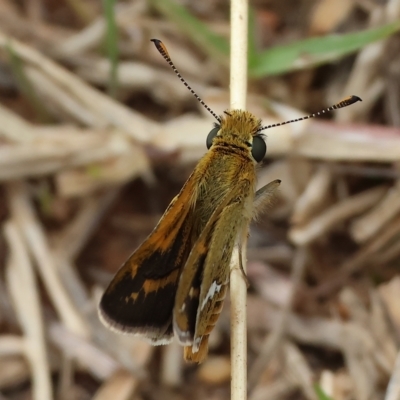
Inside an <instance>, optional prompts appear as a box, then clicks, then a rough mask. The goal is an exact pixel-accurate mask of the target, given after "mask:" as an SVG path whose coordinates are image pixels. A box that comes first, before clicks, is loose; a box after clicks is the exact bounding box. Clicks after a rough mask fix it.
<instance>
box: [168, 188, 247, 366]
mask: <svg viewBox="0 0 400 400" xmlns="http://www.w3.org/2000/svg"><path fill="white" fill-rule="evenodd" d="M236 187H240V196H238V195H237V191H235V190H232V191H230V192H229V193H228V194H227V195H226V196H225V198H224V199H223V200H222V201H221V203H220V204H219V206H218V207H217V208H216V210H215V211H214V212H213V214H212V216H211V218H210V220H209V221H208V222H207V225H206V226H205V228H204V230H203V231H202V233H201V235H200V236H199V238H198V239H197V241H196V243H195V244H194V246H193V249H192V251H191V253H190V255H189V258H188V260H187V262H186V264H185V267H184V270H183V272H182V276H181V278H180V281H179V286H178V293H177V297H176V299H175V306H174V313H173V318H174V320H173V326H174V332H175V334H176V335H177V337H178V340H179V341H180V343H181V344H183V345H185V346H186V347H185V353H184V356H185V359H186V360H188V361H193V362H201V361H202V360H203V359H204V358H205V356H206V355H207V351H208V336H209V334H210V332H211V331H212V329H213V327H214V325H215V323H216V321H217V319H218V317H219V314H220V312H221V310H222V305H223V300H224V298H225V295H226V291H227V284H228V282H229V266H230V260H231V257H232V252H233V247H234V245H235V243H236V241H237V237H238V234H239V232H240V230H241V229H242V227H243V225H244V224H247V223H248V218H247V217H245V216H244V206H245V205H244V202H245V199H252V194H251V190H250V184H249V183H248V181H244V182H239V183H238V186H236ZM200 283H201V285H200Z"/></svg>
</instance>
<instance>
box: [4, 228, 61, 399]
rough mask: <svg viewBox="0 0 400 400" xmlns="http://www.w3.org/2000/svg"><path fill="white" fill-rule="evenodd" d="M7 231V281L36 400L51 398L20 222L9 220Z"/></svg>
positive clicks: (36, 297)
mask: <svg viewBox="0 0 400 400" xmlns="http://www.w3.org/2000/svg"><path fill="white" fill-rule="evenodd" d="M4 230H5V235H6V238H7V240H8V243H9V246H10V249H11V255H10V259H9V265H8V269H7V280H8V285H9V290H10V292H11V295H12V298H13V300H14V306H15V309H16V312H17V314H18V317H19V320H20V323H21V325H22V328H23V331H24V334H25V337H24V353H25V356H26V358H27V359H28V361H29V363H30V366H31V372H32V381H33V397H34V399H35V400H51V399H52V398H53V395H52V385H51V377H50V368H49V363H48V359H47V345H46V340H45V330H44V325H43V316H42V310H41V303H40V296H39V291H38V286H37V284H36V280H35V276H34V272H33V267H32V264H31V262H30V259H29V255H28V251H27V248H26V246H25V244H24V240H23V237H22V235H21V233H20V232H18V227H17V225H16V224H15V223H13V222H9V223H7V225H6V226H5V228H4Z"/></svg>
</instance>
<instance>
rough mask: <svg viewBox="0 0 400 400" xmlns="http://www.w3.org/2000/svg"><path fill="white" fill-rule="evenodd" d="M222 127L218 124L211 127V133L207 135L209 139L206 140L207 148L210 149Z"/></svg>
mask: <svg viewBox="0 0 400 400" xmlns="http://www.w3.org/2000/svg"><path fill="white" fill-rule="evenodd" d="M220 129H221V128H220V127H219V126H216V127H215V128H213V129H211V131H210V133H209V134H208V136H207V141H206V145H207V149H209V148H210V147H211V146H212V144H213V140H214V138H215V136H217V133H218V132H219V130H220Z"/></svg>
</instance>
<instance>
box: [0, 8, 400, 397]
mask: <svg viewBox="0 0 400 400" xmlns="http://www.w3.org/2000/svg"><path fill="white" fill-rule="evenodd" d="M250 6H251V9H250V18H249V88H248V109H249V110H250V111H251V112H253V113H254V114H255V115H256V116H258V117H260V118H261V119H262V120H263V124H264V125H268V124H273V123H277V122H281V121H285V120H288V119H294V118H298V117H301V116H304V115H306V114H308V113H311V112H316V111H319V110H321V109H323V108H325V107H328V106H330V105H332V104H334V103H336V102H338V101H340V100H341V99H342V98H343V97H345V96H348V95H358V96H360V97H361V98H362V99H363V102H361V103H356V104H355V105H353V106H351V107H348V108H346V109H342V110H339V111H335V112H333V113H329V114H326V115H324V116H323V118H317V119H312V120H307V121H303V122H299V123H295V124H290V125H286V126H284V127H280V128H276V129H271V130H267V131H265V133H266V135H267V146H268V150H267V156H266V158H265V160H264V161H263V163H262V165H261V167H260V169H259V185H260V186H261V185H264V184H266V183H268V182H270V181H272V180H274V179H281V180H282V184H281V188H280V190H279V193H278V194H277V196H276V199H275V201H274V204H272V205H271V207H270V208H269V210H268V211H267V213H266V214H265V215H263V216H262V217H261V218H260V219H259V221H258V222H257V223H255V224H253V225H252V227H251V237H250V239H249V248H248V267H247V268H248V278H249V281H250V288H249V291H248V339H249V343H248V371H249V398H250V399H252V400H258V399H268V400H275V399H276V400H278V399H282V400H284V399H287V400H289V399H290V400H293V399H310V400H329V399H335V400H352V399H355V400H370V399H386V400H394V399H399V398H400V394H399V393H400V391H399V390H400V389H399V380H400V370H399V369H400V359H399V361H398V362H397V364H396V357H397V351H398V343H399V340H400V305H399V293H400V276H399V266H400V184H399V176H400V169H399V166H400V164H399V160H400V128H399V126H400V113H399V110H400V80H399V75H400V52H399V49H400V39H399V35H398V33H397V32H398V31H399V30H400V0H296V1H295V0H286V1H281V0H253V1H251V5H250ZM229 29H230V27H229V2H228V1H226V0H202V1H196V2H194V1H188V0H179V1H178V0H131V1H128V0H126V1H116V0H114V1H113V0H104V1H100V0H85V1H79V0H58V1H56V0H0V224H1V232H0V268H1V277H0V329H1V331H0V399H1V400H3V399H10V400H11V399H35V400H47V399H61V400H64V399H76V400H85V399H96V400H107V399H113V400H125V399H126V400H129V399H143V400H151V399H160V398H162V399H171V400H172V399H186V398H191V399H205V398H207V399H229V395H230V388H229V386H230V361H229V360H230V356H229V337H230V333H229V320H230V318H229V298H228V299H227V300H226V302H225V305H224V310H223V312H222V315H221V317H220V320H219V322H218V324H217V326H216V328H215V329H214V331H213V333H212V335H211V345H210V354H209V357H208V358H207V360H206V361H205V362H204V363H203V364H202V365H200V366H194V365H189V364H185V363H184V362H183V358H182V348H181V347H179V346H178V345H175V344H172V345H170V346H165V347H152V346H150V345H149V344H147V343H146V342H144V341H142V340H140V339H137V338H134V337H132V336H123V335H117V334H115V333H113V332H111V331H109V330H108V329H106V328H105V327H103V326H102V325H101V323H100V322H99V320H98V318H97V311H96V307H97V303H98V301H99V298H100V296H101V293H102V292H103V290H104V289H105V287H106V285H107V283H108V282H109V281H110V280H111V278H112V276H113V274H114V273H115V272H116V271H117V269H118V267H119V266H120V265H121V263H122V262H123V261H124V260H125V259H126V258H127V257H128V256H129V255H130V254H131V253H132V251H133V250H134V249H135V248H136V247H137V246H138V245H139V244H140V243H141V242H142V241H143V240H144V239H145V238H146V236H147V235H148V234H149V233H150V232H151V230H152V229H153V228H154V226H155V224H156V223H157V221H158V219H159V218H160V216H161V215H162V213H163V211H164V210H165V208H166V206H167V205H168V204H169V202H170V200H171V199H172V197H173V196H174V195H176V194H177V193H178V191H179V190H180V188H181V187H182V185H183V183H184V182H185V180H186V179H187V177H188V176H189V174H190V172H191V171H192V170H193V167H194V165H195V163H196V161H197V160H198V159H199V158H200V157H201V156H202V155H203V154H204V153H205V151H206V147H205V141H206V137H207V134H208V132H209V131H210V129H211V128H212V124H213V122H215V121H214V120H213V118H212V117H211V116H210V115H209V114H208V112H207V111H206V110H205V109H203V108H202V107H201V105H200V104H199V103H198V102H197V101H196V100H195V99H194V97H193V96H192V95H191V94H190V92H189V91H188V90H187V89H186V88H185V87H184V85H183V84H182V83H181V82H180V81H179V79H178V78H177V77H176V76H175V75H174V73H173V71H172V70H171V69H170V68H169V66H168V64H167V63H166V62H165V61H164V60H163V58H162V57H161V56H160V54H159V53H158V52H157V51H156V49H155V48H154V46H153V44H152V43H151V42H150V39H151V38H159V39H162V40H163V42H164V43H165V45H166V46H167V48H168V51H169V53H170V55H171V58H172V59H173V61H174V63H175V64H176V66H177V68H178V69H179V70H180V72H181V73H182V75H183V76H184V77H185V78H186V79H187V81H188V82H189V84H190V85H191V86H192V87H193V88H194V90H195V91H196V92H197V93H198V94H199V95H200V97H201V98H202V99H203V100H204V101H205V102H206V103H207V104H208V105H209V106H210V107H211V109H213V110H214V111H215V112H216V113H218V114H219V113H222V112H223V111H224V110H226V109H228V108H229ZM389 382H391V383H392V384H391V385H390V386H389V389H388V383H389Z"/></svg>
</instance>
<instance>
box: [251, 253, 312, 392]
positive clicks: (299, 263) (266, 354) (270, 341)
mask: <svg viewBox="0 0 400 400" xmlns="http://www.w3.org/2000/svg"><path fill="white" fill-rule="evenodd" d="M306 259H307V251H306V249H305V248H299V249H297V250H296V253H295V254H294V257H293V264H292V275H291V284H292V286H291V292H290V293H289V294H288V296H287V299H286V304H285V305H284V308H283V310H282V315H281V317H280V321H279V323H278V324H277V325H276V326H275V328H274V330H273V331H272V333H271V335H270V336H268V337H267V339H266V340H265V342H264V343H263V345H262V347H261V350H260V354H259V356H258V358H257V359H256V361H255V362H254V364H253V365H252V367H251V370H250V373H249V388H250V389H252V388H253V387H254V386H255V385H256V384H257V382H258V380H259V379H260V376H261V374H262V372H263V370H264V369H265V367H266V366H267V364H268V362H269V361H270V360H271V358H272V357H273V355H274V354H275V352H276V351H277V350H278V348H279V346H280V344H281V342H282V341H283V340H284V336H285V331H286V326H287V322H288V319H289V315H290V313H291V309H292V306H293V299H294V296H295V293H296V290H297V289H298V286H299V284H300V282H301V278H302V275H303V272H304V269H305V265H306Z"/></svg>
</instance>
